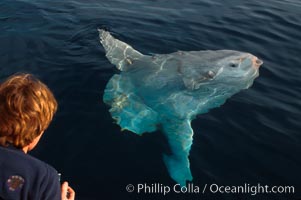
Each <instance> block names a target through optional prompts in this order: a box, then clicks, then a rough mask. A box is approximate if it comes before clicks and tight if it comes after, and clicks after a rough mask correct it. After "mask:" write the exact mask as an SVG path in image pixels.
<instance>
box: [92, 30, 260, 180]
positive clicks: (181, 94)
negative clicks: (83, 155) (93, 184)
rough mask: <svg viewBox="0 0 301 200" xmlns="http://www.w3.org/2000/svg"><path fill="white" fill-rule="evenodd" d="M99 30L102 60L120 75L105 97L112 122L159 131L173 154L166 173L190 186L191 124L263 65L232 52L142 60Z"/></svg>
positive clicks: (138, 129)
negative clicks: (114, 67) (113, 67)
mask: <svg viewBox="0 0 301 200" xmlns="http://www.w3.org/2000/svg"><path fill="white" fill-rule="evenodd" d="M98 31H99V37H100V42H101V44H102V45H103V47H104V49H105V53H106V57H107V58H108V60H109V61H110V62H111V63H112V64H113V65H115V66H116V67H117V69H119V70H120V71H121V73H120V74H115V75H114V76H113V77H112V78H111V79H110V81H109V82H108V84H107V86H106V89H105V91H104V96H103V101H104V102H105V103H106V104H108V105H109V106H110V113H111V116H112V118H113V119H115V120H116V122H117V124H118V125H119V126H120V127H121V128H122V129H123V130H124V129H126V130H129V131H132V132H134V133H136V134H138V135H142V134H143V133H146V132H153V131H156V130H157V129H160V130H161V131H162V132H163V134H164V135H165V137H166V138H167V141H168V144H169V146H170V150H171V153H170V154H164V155H163V160H164V162H165V165H166V167H167V170H168V172H169V174H170V176H171V177H172V179H174V180H175V181H176V182H177V183H179V184H180V185H182V186H184V185H186V181H192V175H191V171H190V163H189V159H188V156H189V151H190V149H191V145H192V137H193V130H192V128H191V120H193V119H194V118H195V117H196V116H197V115H199V114H202V113H206V112H208V111H209V109H211V108H215V107H218V106H220V105H222V104H223V103H224V102H225V101H226V99H228V98H229V97H231V96H232V95H233V94H235V93H237V92H239V91H240V90H242V89H247V88H249V87H250V86H251V85H252V83H253V81H254V79H255V78H256V77H258V75H259V72H258V69H259V66H260V65H262V63H263V62H262V61H261V60H260V59H258V58H257V57H256V56H254V55H251V54H250V53H245V52H239V51H233V50H217V51H211V50H206V51H178V52H174V53H170V54H155V55H143V54H142V53H140V52H138V51H137V50H135V49H133V48H132V47H131V46H130V45H128V44H126V43H124V42H122V41H120V40H118V39H116V38H114V37H113V36H112V35H111V34H110V33H109V32H107V31H105V30H102V29H101V30H98Z"/></svg>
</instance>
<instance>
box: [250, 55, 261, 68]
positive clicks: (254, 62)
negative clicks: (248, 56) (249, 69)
mask: <svg viewBox="0 0 301 200" xmlns="http://www.w3.org/2000/svg"><path fill="white" fill-rule="evenodd" d="M252 62H253V66H254V67H255V68H259V67H260V66H261V65H262V64H263V61H262V60H260V59H259V58H257V57H256V56H254V57H253V59H252Z"/></svg>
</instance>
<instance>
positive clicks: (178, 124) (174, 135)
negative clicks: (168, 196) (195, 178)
mask: <svg viewBox="0 0 301 200" xmlns="http://www.w3.org/2000/svg"><path fill="white" fill-rule="evenodd" d="M162 128H163V132H164V134H165V136H166V138H167V140H168V143H169V146H170V149H171V152H172V154H171V155H166V154H165V155H163V160H164V162H165V165H166V167H167V170H168V172H169V174H170V176H171V177H172V179H174V180H175V181H176V182H177V183H179V184H180V185H181V186H185V185H186V181H192V175H191V171H190V163H189V159H188V156H189V152H190V148H191V145H192V136H193V130H192V128H191V125H190V120H186V121H179V120H176V121H174V120H170V121H165V122H164V124H162Z"/></svg>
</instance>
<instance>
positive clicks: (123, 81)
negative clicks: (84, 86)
mask: <svg viewBox="0 0 301 200" xmlns="http://www.w3.org/2000/svg"><path fill="white" fill-rule="evenodd" d="M134 89H135V88H134V86H133V85H132V84H131V81H130V80H129V79H128V78H127V77H126V76H122V75H119V74H116V75H114V76H113V77H112V78H111V79H110V81H109V83H108V84H107V86H106V89H105V93H104V96H103V101H104V102H105V103H106V104H108V105H110V106H111V109H110V113H111V115H112V118H114V119H115V120H116V123H117V124H118V125H119V126H120V127H121V128H122V129H126V130H129V131H132V132H134V133H136V134H138V135H141V134H142V133H145V132H153V131H155V130H156V129H157V125H156V124H157V123H158V122H157V120H158V119H157V118H158V116H157V113H156V112H155V111H153V110H152V109H151V108H149V107H148V106H147V105H145V104H144V103H143V101H142V100H141V98H139V97H138V96H137V95H135V94H134V93H133V92H132V91H133V90H134Z"/></svg>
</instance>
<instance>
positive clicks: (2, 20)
mask: <svg viewBox="0 0 301 200" xmlns="http://www.w3.org/2000/svg"><path fill="white" fill-rule="evenodd" d="M98 27H106V28H108V29H109V30H110V31H111V32H112V34H113V35H115V36H116V37H117V38H119V39H121V40H123V41H125V42H127V43H129V44H131V45H132V46H133V47H134V48H136V49H137V50H139V51H141V52H142V53H145V54H152V53H171V52H174V51H177V50H184V51H190V50H206V49H213V50H217V49H233V50H240V51H246V52H250V53H252V54H254V55H257V56H258V57H259V58H261V59H262V60H263V61H264V65H263V66H262V68H261V69H260V77H259V78H257V79H256V80H255V82H254V85H253V87H252V88H250V89H249V90H246V91H242V92H241V93H239V94H237V95H235V96H233V97H232V98H231V99H229V100H228V101H227V102H226V104H225V105H223V106H222V107H221V108H217V109H214V110H212V111H211V112H209V113H207V114H205V115H201V116H199V117H198V118H197V119H196V120H194V121H193V123H192V125H193V129H194V131H195V136H194V144H193V146H192V150H191V155H190V161H191V170H192V174H193V176H194V181H193V183H194V184H195V185H198V186H200V187H202V186H203V185H204V184H210V183H217V184H220V185H243V184H244V183H249V184H257V183H260V184H262V185H265V184H267V185H270V186H273V185H282V186H284V185H293V186H295V194H291V195H283V194H282V195H281V194H278V195H271V194H270V195H264V196H261V195H257V196H251V195H244V196H241V195H237V194H234V195H231V194H226V195H219V194H208V193H209V192H208V193H206V194H185V195H175V194H168V195H167V196H165V197H164V196H163V195H159V194H156V195H151V194H145V195H143V194H133V193H127V192H126V190H125V186H126V185H127V184H130V183H131V184H134V185H136V184H138V183H148V184H153V183H161V184H164V185H170V186H172V185H173V184H174V182H173V181H172V180H171V179H170V177H169V175H168V173H167V170H166V168H165V166H164V164H163V161H162V159H161V154H162V152H163V151H166V150H167V149H168V145H167V144H166V141H165V139H164V137H163V135H161V133H160V132H155V133H150V134H145V135H144V136H143V137H139V136H137V135H135V134H133V133H130V132H127V131H125V132H121V131H120V128H119V127H118V126H117V125H115V124H114V123H113V120H112V119H111V117H110V115H109V112H108V107H107V106H106V105H104V103H103V102H102V95H103V90H104V88H105V85H106V83H107V81H108V80H109V79H110V77H111V76H112V75H113V74H114V73H117V70H116V69H115V68H114V67H113V66H112V65H111V64H110V63H109V62H108V60H107V59H106V58H105V55H104V49H103V48H102V47H101V45H100V44H99V42H98V33H97V28H98ZM300 53H301V2H300V1H299V0H266V1H263V0H248V1H241V0H185V1H179V0H175V1H167V0H143V1H136V0H73V1H71V0H64V1H57V0H44V1H38V0H23V1H13V0H1V1H0V79H1V80H3V79H4V78H6V77H7V76H8V75H11V74H13V73H15V72H20V71H21V72H29V73H33V74H35V75H36V76H38V77H39V78H40V79H42V81H44V82H45V83H46V84H48V85H49V87H50V88H51V89H52V90H53V92H54V93H55V95H56V97H57V99H58V102H59V111H58V113H57V115H56V117H55V120H54V121H53V123H52V124H51V126H50V127H49V129H48V130H47V132H46V133H45V135H44V137H43V138H42V140H41V142H40V144H39V146H38V147H37V149H36V150H35V151H33V152H32V154H33V155H34V156H36V157H38V158H40V159H42V160H44V161H46V162H48V163H50V164H51V165H53V166H54V167H55V168H56V169H57V170H59V171H60V172H61V173H62V174H63V179H64V180H68V181H69V182H70V184H71V185H72V186H73V187H74V189H75V190H76V192H77V197H78V198H77V199H80V200H92V199H96V200H98V199H99V200H101V199H123V200H126V199H173V200H175V199H231V200H233V199H298V198H301V156H300V155H301V124H300V120H301V55H300ZM0 170H1V169H0Z"/></svg>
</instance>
